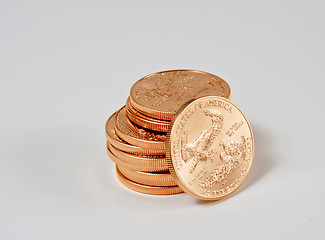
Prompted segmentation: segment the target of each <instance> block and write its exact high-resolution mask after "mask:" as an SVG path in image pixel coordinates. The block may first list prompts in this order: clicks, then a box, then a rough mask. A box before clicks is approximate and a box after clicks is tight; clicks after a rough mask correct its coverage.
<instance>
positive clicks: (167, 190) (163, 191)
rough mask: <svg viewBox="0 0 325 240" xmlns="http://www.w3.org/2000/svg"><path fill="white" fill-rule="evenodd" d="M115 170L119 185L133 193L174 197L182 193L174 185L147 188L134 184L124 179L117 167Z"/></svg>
mask: <svg viewBox="0 0 325 240" xmlns="http://www.w3.org/2000/svg"><path fill="white" fill-rule="evenodd" d="M115 169H116V175H117V178H118V180H119V181H120V183H121V184H123V185H124V186H125V187H127V188H128V189H130V190H133V191H135V192H139V193H144V194H148V195H174V194H179V193H183V190H182V189H181V188H180V187H179V186H177V185H175V186H166V187H163V186H149V185H144V184H140V183H137V182H134V181H132V180H130V179H128V178H127V177H125V176H124V175H123V174H122V173H121V172H120V170H119V169H118V167H117V166H116V167H115Z"/></svg>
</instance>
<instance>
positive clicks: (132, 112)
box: [126, 98, 170, 132]
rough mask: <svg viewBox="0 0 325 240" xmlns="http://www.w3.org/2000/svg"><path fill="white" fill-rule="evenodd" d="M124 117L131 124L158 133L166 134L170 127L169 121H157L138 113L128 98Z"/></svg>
mask: <svg viewBox="0 0 325 240" xmlns="http://www.w3.org/2000/svg"><path fill="white" fill-rule="evenodd" d="M126 115H127V117H128V118H129V119H130V120H131V122H133V123H135V124H136V125H138V126H140V127H143V128H146V129H150V130H153V131H158V132H167V131H168V127H169V125H170V121H164V120H158V119H154V118H150V117H147V116H145V115H143V114H142V113H140V112H138V111H137V110H136V109H134V107H132V106H131V104H130V98H128V100H127V101H126Z"/></svg>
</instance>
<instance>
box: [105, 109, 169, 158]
mask: <svg viewBox="0 0 325 240" xmlns="http://www.w3.org/2000/svg"><path fill="white" fill-rule="evenodd" d="M117 113H118V111H117V112H116V113H114V114H113V115H112V116H111V117H110V118H109V119H108V120H107V122H106V124H105V132H106V138H107V140H108V142H109V143H110V144H111V145H112V146H114V147H115V148H117V149H119V150H121V151H124V152H129V153H133V154H139V155H165V150H161V149H149V148H141V147H137V146H134V145H131V144H128V143H127V142H125V141H123V140H121V139H120V138H119V137H118V136H117V135H116V132H115V125H116V121H115V119H116V115H117Z"/></svg>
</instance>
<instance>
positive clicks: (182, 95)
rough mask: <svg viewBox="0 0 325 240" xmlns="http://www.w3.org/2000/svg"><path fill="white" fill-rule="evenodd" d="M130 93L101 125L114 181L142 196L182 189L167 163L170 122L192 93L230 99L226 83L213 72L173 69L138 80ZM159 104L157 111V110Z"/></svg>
mask: <svg viewBox="0 0 325 240" xmlns="http://www.w3.org/2000/svg"><path fill="white" fill-rule="evenodd" d="M191 88H193V89H191ZM216 89H217V90H216ZM211 91H212V92H211ZM130 92H131V93H130V96H129V98H128V99H127V101H126V105H125V106H123V107H122V108H121V109H120V110H118V111H117V112H115V113H114V114H113V115H112V116H111V117H110V118H109V119H108V120H107V123H106V126H105V129H106V137H107V152H108V155H109V157H110V159H111V160H112V161H113V162H115V164H116V173H117V177H118V179H119V181H120V182H121V183H122V184H123V185H125V186H126V187H128V188H130V189H132V190H134V191H137V192H141V193H146V194H152V195H170V194H177V193H181V192H183V190H182V189H181V188H180V187H179V186H178V185H177V184H176V182H175V180H174V179H173V177H172V175H171V174H170V172H169V169H168V166H167V162H166V150H165V140H166V135H167V132H168V128H169V125H170V123H171V120H172V119H173V116H174V115H175V113H176V111H177V110H178V109H179V108H180V107H181V106H182V105H183V104H184V103H186V102H187V101H189V100H191V99H193V98H194V97H200V96H204V95H219V96H223V97H226V98H228V99H229V98H230V88H229V86H228V85H227V83H225V81H224V80H223V79H221V78H219V77H217V76H214V75H212V74H208V73H205V72H200V71H190V70H173V71H165V72H159V73H155V74H152V75H149V76H146V77H144V78H143V79H140V80H139V81H138V82H136V83H135V84H134V86H133V87H132V88H131V91H130ZM140 98H141V99H140ZM139 99H140V100H139ZM143 103H146V104H143ZM164 104H169V105H170V106H168V107H166V106H165V107H166V111H163V110H164V108H163V107H164ZM150 106H152V107H150ZM157 106H158V108H157ZM159 106H161V109H162V110H161V111H159V110H157V109H159Z"/></svg>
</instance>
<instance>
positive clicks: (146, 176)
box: [117, 166, 177, 186]
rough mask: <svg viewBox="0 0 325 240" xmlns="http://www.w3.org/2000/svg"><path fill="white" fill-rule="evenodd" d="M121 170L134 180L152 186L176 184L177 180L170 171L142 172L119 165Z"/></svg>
mask: <svg viewBox="0 0 325 240" xmlns="http://www.w3.org/2000/svg"><path fill="white" fill-rule="evenodd" d="M117 167H118V169H119V170H120V172H121V173H122V174H123V175H124V176H125V177H126V178H128V179H130V180H131V181H133V182H137V183H140V184H144V185H150V186H175V185H177V184H176V182H175V180H174V179H173V177H172V175H171V174H170V172H169V171H166V172H141V171H134V170H131V169H128V168H124V167H122V166H117Z"/></svg>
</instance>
